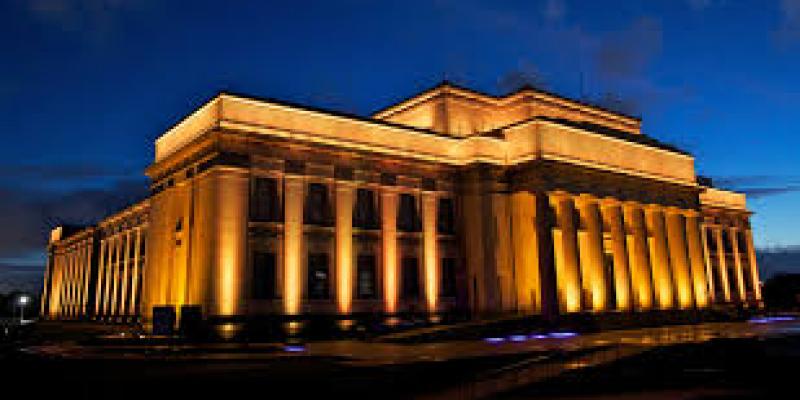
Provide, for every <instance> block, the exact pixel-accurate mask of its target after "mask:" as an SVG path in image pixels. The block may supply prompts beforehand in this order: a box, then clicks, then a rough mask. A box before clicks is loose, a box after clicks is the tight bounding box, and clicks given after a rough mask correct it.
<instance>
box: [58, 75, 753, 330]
mask: <svg viewBox="0 0 800 400" xmlns="http://www.w3.org/2000/svg"><path fill="white" fill-rule="evenodd" d="M640 123H641V121H640V120H638V119H636V118H632V117H629V116H625V115H620V114H618V113H614V112H611V111H608V110H605V109H601V108H597V107H593V106H590V105H587V104H583V103H580V102H577V101H574V100H569V99H565V98H562V97H559V96H557V95H554V94H550V93H545V92H542V91H538V90H535V89H530V88H525V89H521V90H519V91H517V92H515V93H512V94H509V95H506V96H502V97H495V96H490V95H487V94H483V93H478V92H475V91H473V90H470V89H466V88H462V87H458V86H455V85H452V84H449V83H443V84H441V85H439V86H436V87H434V88H432V89H429V90H427V91H424V92H422V93H420V94H418V95H415V96H413V97H411V98H409V99H407V100H405V101H402V102H400V103H398V104H395V105H392V106H390V107H388V108H386V109H384V110H381V111H379V112H377V113H375V114H374V115H372V116H371V117H368V118H365V117H359V116H353V115H344V114H340V113H335V112H330V111H324V110H318V109H313V108H309V107H305V106H299V105H294V104H287V103H285V102H280V101H274V100H264V99H255V98H250V97H245V96H239V95H233V94H227V93H223V94H220V95H218V96H216V97H215V98H213V99H212V100H211V101H209V102H208V103H206V104H205V105H204V106H202V107H201V108H200V109H198V110H196V111H195V112H193V113H192V114H191V115H189V116H187V117H186V118H185V119H183V120H182V121H181V122H180V123H178V124H177V125H176V126H174V127H173V128H172V129H170V130H168V131H167V132H165V133H164V134H163V135H162V136H161V137H159V138H158V139H157V140H156V143H155V160H154V161H153V164H152V165H150V166H149V167H148V168H147V170H146V171H145V172H146V174H147V175H148V176H149V177H150V179H151V180H152V194H151V195H150V196H149V197H148V198H147V199H146V200H144V201H142V202H140V203H138V204H134V205H132V206H130V207H129V208H127V209H125V210H123V211H121V212H119V213H117V214H115V215H112V216H110V217H108V218H106V219H104V220H103V221H101V222H100V223H99V224H98V225H96V226H92V227H87V228H84V229H80V230H72V231H69V229H67V228H63V227H62V228H56V229H55V230H54V231H53V233H52V235H51V241H50V244H49V247H48V252H49V258H48V265H47V272H46V277H45V287H44V295H43V297H42V308H43V310H42V311H43V313H44V314H45V315H47V316H49V317H51V318H93V319H100V320H108V321H137V320H142V321H144V322H148V321H151V320H152V316H153V310H154V309H156V308H158V307H162V308H163V307H165V306H166V307H173V308H174V310H175V311H176V313H177V314H178V316H180V314H181V310H184V309H186V308H185V307H187V306H190V307H193V308H194V310H198V309H199V310H200V312H201V313H202V315H203V317H204V318H206V319H209V320H213V321H227V320H236V321H241V320H245V319H247V318H253V317H257V316H266V315H281V316H289V317H293V316H294V317H298V318H300V317H306V316H310V315H319V314H326V315H332V316H339V317H341V318H351V317H357V316H358V315H375V314H379V315H386V316H393V315H401V314H404V313H409V312H412V313H429V314H431V315H440V314H442V313H448V312H453V311H469V312H471V313H472V314H473V315H481V314H497V313H520V314H539V313H541V314H550V315H555V314H563V313H577V312H593V313H602V312H640V311H647V310H670V309H702V308H708V307H711V306H712V305H715V304H716V305H737V306H747V307H757V306H759V304H760V299H761V296H760V292H759V287H760V283H759V275H758V268H757V265H756V258H755V252H754V249H753V240H752V232H751V229H750V225H749V217H750V212H749V211H748V210H747V208H746V205H745V198H744V195H742V194H739V193H733V192H729V191H723V190H720V189H715V188H713V187H711V186H710V184H709V183H708V182H705V181H703V180H702V179H698V177H697V175H696V173H695V168H694V158H693V157H692V156H691V155H690V154H687V153H686V152H684V151H681V150H679V149H676V148H674V147H672V146H669V145H666V144H664V143H661V142H658V141H656V140H654V139H652V138H650V137H648V136H646V135H644V134H642V133H641V131H640Z"/></svg>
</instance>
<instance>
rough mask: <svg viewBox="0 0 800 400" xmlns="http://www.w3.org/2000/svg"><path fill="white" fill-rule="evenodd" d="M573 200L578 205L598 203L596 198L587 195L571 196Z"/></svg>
mask: <svg viewBox="0 0 800 400" xmlns="http://www.w3.org/2000/svg"><path fill="white" fill-rule="evenodd" d="M573 199H574V200H575V202H576V203H578V204H593V203H597V201H598V198H597V197H595V196H594V195H592V194H589V193H580V194H578V195H577V196H573Z"/></svg>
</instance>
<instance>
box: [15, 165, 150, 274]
mask: <svg viewBox="0 0 800 400" xmlns="http://www.w3.org/2000/svg"><path fill="white" fill-rule="evenodd" d="M138 170H141V169H140V168H139V169H138ZM146 194H147V180H146V178H145V177H143V176H141V175H140V174H136V173H132V172H129V170H128V169H127V168H124V167H122V168H115V167H110V166H107V165H105V164H97V165H95V164H90V163H87V164H83V163H73V164H70V163H66V164H56V165H53V164H41V165H32V164H30V165H29V164H18V165H11V164H5V165H0V221H2V226H0V261H2V260H6V261H9V260H16V261H15V263H19V262H21V261H19V260H23V261H24V260H31V259H36V258H35V257H32V256H31V255H32V254H33V255H35V254H37V253H39V254H40V253H41V252H42V251H43V250H44V246H45V244H46V238H47V234H48V231H49V229H50V228H52V227H53V226H55V225H58V224H74V225H86V224H91V223H94V222H96V221H97V220H98V219H100V218H102V217H103V216H105V215H107V214H108V213H110V212H113V211H116V210H118V209H120V208H121V207H123V206H125V205H128V204H130V203H132V202H134V201H136V200H138V199H140V198H142V197H144V196H145V195H146Z"/></svg>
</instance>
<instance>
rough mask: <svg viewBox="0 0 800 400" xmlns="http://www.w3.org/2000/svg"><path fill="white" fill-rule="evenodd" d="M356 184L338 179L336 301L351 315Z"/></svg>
mask: <svg viewBox="0 0 800 400" xmlns="http://www.w3.org/2000/svg"><path fill="white" fill-rule="evenodd" d="M354 193H355V185H354V184H353V182H350V181H336V280H337V285H336V302H337V304H338V308H339V313H340V314H342V315H349V314H350V312H351V308H352V303H353V282H354V274H353V199H354Z"/></svg>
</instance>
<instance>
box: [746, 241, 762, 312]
mask: <svg viewBox="0 0 800 400" xmlns="http://www.w3.org/2000/svg"><path fill="white" fill-rule="evenodd" d="M744 232H745V240H747V258H748V261H749V262H748V264H750V276H749V277H748V279H751V280H752V282H753V294H754V295H755V300H756V302H757V303H758V306H762V304H761V279H759V276H758V261H757V260H756V249H755V246H753V231H752V230H750V229H746V230H745V231H744Z"/></svg>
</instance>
